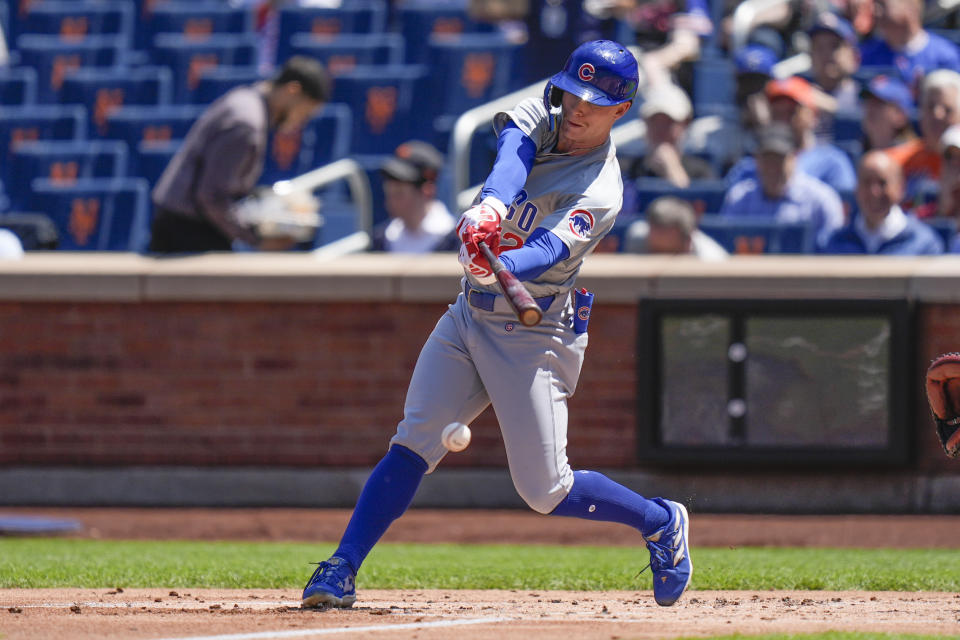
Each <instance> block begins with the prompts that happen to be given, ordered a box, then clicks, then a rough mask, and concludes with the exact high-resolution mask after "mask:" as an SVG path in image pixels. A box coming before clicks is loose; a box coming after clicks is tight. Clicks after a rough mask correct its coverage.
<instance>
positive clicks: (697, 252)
mask: <svg viewBox="0 0 960 640" xmlns="http://www.w3.org/2000/svg"><path fill="white" fill-rule="evenodd" d="M623 251H624V253H645V254H668V255H692V256H696V257H697V258H700V259H701V260H708V261H717V260H725V259H726V258H728V257H729V254H728V253H727V251H726V250H725V249H724V248H723V247H721V246H720V245H719V244H718V243H717V241H716V240H714V239H713V238H711V237H710V236H708V235H707V234H705V233H704V232H703V231H701V230H700V229H698V228H697V213H696V211H694V209H693V205H691V204H690V203H689V202H687V201H686V200H681V199H680V198H675V197H673V196H662V197H660V198H657V199H656V200H654V201H653V202H651V203H650V205H649V206H648V207H647V211H646V220H636V221H634V222H632V223H631V224H630V226H629V227H627V231H626V233H625V234H624V239H623Z"/></svg>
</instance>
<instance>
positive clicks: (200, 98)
mask: <svg viewBox="0 0 960 640" xmlns="http://www.w3.org/2000/svg"><path fill="white" fill-rule="evenodd" d="M264 77H265V76H264V75H263V74H262V73H260V70H259V69H257V67H254V66H247V67H213V68H211V69H204V70H203V71H202V72H201V73H200V81H199V82H198V83H197V88H196V89H195V90H194V92H193V96H192V98H193V101H194V102H195V103H196V104H202V105H207V104H210V103H211V102H213V101H214V100H216V99H217V98H219V97H220V96H222V95H223V94H225V93H226V92H227V91H229V90H230V89H233V88H234V87H238V86H240V85H243V84H253V83H254V82H257V81H258V80H263V79H264Z"/></svg>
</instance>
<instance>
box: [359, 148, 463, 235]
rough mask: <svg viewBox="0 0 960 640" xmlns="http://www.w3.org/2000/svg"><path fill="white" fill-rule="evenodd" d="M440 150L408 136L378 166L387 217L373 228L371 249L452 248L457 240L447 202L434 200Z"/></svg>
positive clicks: (441, 160)
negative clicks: (379, 166)
mask: <svg viewBox="0 0 960 640" xmlns="http://www.w3.org/2000/svg"><path fill="white" fill-rule="evenodd" d="M442 167H443V154H441V153H440V152H439V151H438V150H437V149H436V148H435V147H433V146H431V145H429V144H427V143H426V142H421V141H419V140H411V141H409V142H405V143H403V144H401V145H400V146H399V147H397V149H396V150H395V151H394V154H393V155H392V156H391V157H390V158H388V159H387V161H386V162H385V163H384V164H383V167H381V169H380V174H381V176H382V177H383V193H384V205H385V206H386V209H387V214H388V215H389V216H390V219H389V220H387V221H386V222H383V223H381V224H379V225H377V226H376V227H374V229H373V243H372V246H371V249H372V250H373V251H390V252H395V253H426V252H428V251H455V250H457V249H459V247H460V240H459V238H458V237H457V236H456V234H454V233H453V227H454V225H455V223H456V221H455V220H454V218H453V216H452V215H451V214H450V211H449V210H448V209H447V207H446V205H444V204H443V202H441V201H440V200H437V197H436V196H437V175H438V174H439V173H440V169H441V168H442Z"/></svg>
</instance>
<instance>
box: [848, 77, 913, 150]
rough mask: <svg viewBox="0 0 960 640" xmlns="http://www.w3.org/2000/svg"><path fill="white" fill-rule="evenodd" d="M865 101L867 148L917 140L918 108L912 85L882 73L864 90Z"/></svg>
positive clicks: (864, 135) (864, 142)
mask: <svg viewBox="0 0 960 640" xmlns="http://www.w3.org/2000/svg"><path fill="white" fill-rule="evenodd" d="M860 97H861V99H862V101H863V117H862V119H861V127H862V129H863V150H864V151H870V150H871V149H887V148H889V147H893V146H896V145H900V144H904V143H906V142H910V141H911V140H915V139H916V137H917V134H916V132H915V131H914V130H913V123H912V122H911V119H912V118H913V115H914V112H915V111H916V108H915V107H914V104H913V97H912V95H911V94H910V89H909V88H908V87H907V85H905V84H903V82H902V81H900V80H899V79H897V78H894V77H892V76H885V75H879V76H875V77H874V78H873V79H871V80H870V82H869V84H867V86H865V87H864V88H863V89H862V90H861V91H860Z"/></svg>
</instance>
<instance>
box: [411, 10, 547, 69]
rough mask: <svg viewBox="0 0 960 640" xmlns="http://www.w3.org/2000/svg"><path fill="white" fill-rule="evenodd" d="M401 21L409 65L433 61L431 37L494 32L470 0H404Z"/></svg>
mask: <svg viewBox="0 0 960 640" xmlns="http://www.w3.org/2000/svg"><path fill="white" fill-rule="evenodd" d="M397 22H398V24H399V27H400V33H402V34H403V39H404V40H405V41H406V43H407V58H406V62H407V63H408V64H424V63H430V62H433V61H432V60H431V59H430V57H429V56H430V50H429V44H430V41H431V37H434V36H440V37H443V36H449V37H453V36H458V35H463V34H465V33H490V32H492V31H494V27H493V25H490V24H485V23H480V22H477V21H475V20H473V19H472V18H471V17H470V15H469V13H468V10H467V3H466V2H447V3H437V2H414V1H409V2H404V3H403V4H402V5H400V6H399V8H398V9H397ZM558 64H561V65H562V64H563V63H562V62H560V63H558Z"/></svg>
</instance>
